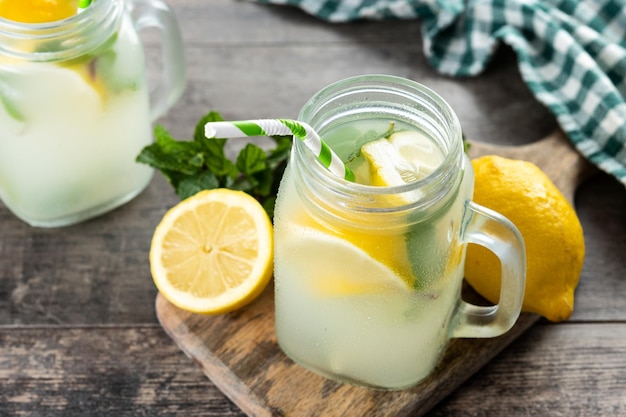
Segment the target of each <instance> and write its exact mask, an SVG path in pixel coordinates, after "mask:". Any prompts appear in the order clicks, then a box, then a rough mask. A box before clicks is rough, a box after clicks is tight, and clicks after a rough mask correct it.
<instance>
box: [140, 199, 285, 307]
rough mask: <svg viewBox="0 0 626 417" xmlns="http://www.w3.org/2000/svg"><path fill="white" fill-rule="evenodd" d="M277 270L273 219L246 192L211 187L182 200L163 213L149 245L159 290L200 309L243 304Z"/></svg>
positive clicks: (170, 298) (173, 300) (174, 301)
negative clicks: (274, 258)
mask: <svg viewBox="0 0 626 417" xmlns="http://www.w3.org/2000/svg"><path fill="white" fill-rule="evenodd" d="M272 268H273V233H272V223H271V221H270V219H269V216H268V215H267V213H266V212H265V210H264V209H263V207H262V206H261V204H260V203H259V202H258V201H257V200H255V199H254V198H253V197H252V196H250V195H248V194H246V193H244V192H242V191H234V190H229V189H213V190H206V191H201V192H199V193H198V194H196V195H194V196H192V197H190V198H188V199H185V200H183V201H181V202H180V203H178V204H177V205H176V206H174V207H173V208H171V209H170V210H169V211H168V212H167V213H166V214H165V215H164V216H163V219H162V220H161V222H160V223H159V225H158V226H157V227H156V229H155V232H154V236H153V238H152V244H151V247H150V269H151V272H152V278H153V280H154V283H155V285H156V286H157V288H158V290H159V292H160V293H161V294H162V295H163V296H164V297H165V298H166V299H167V300H168V301H170V302H171V303H172V304H174V305H176V306H178V307H179V308H181V309H184V310H187V311H191V312H195V313H201V314H218V313H226V312H229V311H233V310H236V309H238V308H241V307H243V306H244V305H246V304H248V303H249V302H251V301H252V300H254V299H255V298H256V297H257V296H259V295H260V294H261V292H262V291H263V289H264V288H265V287H266V286H267V284H268V282H269V280H270V278H271V276H272Z"/></svg>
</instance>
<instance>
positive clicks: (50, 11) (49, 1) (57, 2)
mask: <svg viewBox="0 0 626 417" xmlns="http://www.w3.org/2000/svg"><path fill="white" fill-rule="evenodd" d="M77 10H78V0H0V16H2V17H4V18H5V19H9V20H13V21H15V22H22V23H47V22H56V21H57V20H63V19H66V18H68V17H70V16H74V15H75V14H76V12H77Z"/></svg>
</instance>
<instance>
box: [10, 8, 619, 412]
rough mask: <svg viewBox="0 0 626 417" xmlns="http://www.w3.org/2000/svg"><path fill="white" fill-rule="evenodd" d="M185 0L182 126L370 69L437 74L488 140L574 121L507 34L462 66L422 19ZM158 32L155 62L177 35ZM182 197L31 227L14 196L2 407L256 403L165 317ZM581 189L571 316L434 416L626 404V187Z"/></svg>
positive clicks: (304, 93)
mask: <svg viewBox="0 0 626 417" xmlns="http://www.w3.org/2000/svg"><path fill="white" fill-rule="evenodd" d="M169 3H170V4H171V5H172V7H173V9H174V10H175V11H176V13H177V15H178V17H179V21H180V24H181V28H182V31H183V38H184V40H185V53H186V60H187V65H188V85H187V89H186V91H185V94H184V95H183V97H182V98H181V100H180V101H179V102H178V103H177V105H176V106H175V107H174V108H173V109H172V110H171V111H170V112H169V113H168V114H167V115H166V116H164V117H163V118H161V119H160V120H159V123H161V124H163V125H164V126H165V127H166V128H167V129H169V130H171V131H172V132H173V133H174V134H175V136H176V137H180V138H187V137H189V136H190V134H191V131H192V129H193V126H194V125H195V122H196V121H197V120H198V118H199V117H200V116H201V115H202V114H203V113H205V112H206V111H208V110H217V111H220V112H222V113H223V114H224V115H225V116H226V117H229V118H237V119H241V118H248V117H250V116H251V115H254V116H258V117H277V116H278V117H291V116H294V115H295V114H297V111H298V109H299V108H300V107H301V106H302V104H303V103H304V102H305V101H306V99H308V98H309V97H310V96H311V95H312V94H313V93H314V92H315V91H317V90H318V89H319V88H321V87H323V86H324V85H326V84H328V83H329V82H332V81H334V80H336V79H338V78H343V77H346V76H350V75H357V74H362V73H364V72H369V71H377V72H384V73H388V74H395V75H402V76H406V77H408V78H412V79H415V80H417V81H422V82H424V83H426V84H428V85H430V86H431V87H433V88H434V89H435V90H437V91H438V92H440V93H441V94H442V95H443V96H444V98H445V99H446V100H447V101H449V102H450V103H451V104H452V105H453V107H454V109H455V111H456V112H457V113H458V115H459V118H460V119H461V123H462V126H463V129H464V131H465V132H466V134H467V135H468V137H470V138H472V139H474V140H477V141H484V142H488V143H494V144H498V145H504V144H507V145H519V144H523V143H528V142H533V141H535V140H536V139H538V138H541V137H544V136H545V135H546V134H548V133H549V132H551V131H552V130H553V129H554V127H555V126H556V124H555V122H554V119H553V118H552V116H551V115H550V113H549V112H548V111H547V110H546V109H545V108H544V107H543V106H542V105H540V104H539V103H537V102H536V100H535V99H534V98H533V96H532V94H531V93H530V92H529V91H528V88H527V87H526V86H525V85H524V83H523V82H522V81H521V78H520V75H519V72H518V71H517V69H516V62H515V55H514V54H513V52H512V51H510V50H509V49H507V48H500V50H499V52H498V53H497V54H496V57H495V59H494V61H493V62H491V63H490V66H489V68H488V69H487V71H486V72H485V73H483V74H481V75H480V76H478V77H475V78H466V79H453V78H449V77H444V76H440V75H438V74H436V73H435V72H434V71H433V70H432V69H431V68H430V67H429V66H428V64H427V63H426V61H425V59H424V57H423V54H422V47H421V36H420V27H419V23H416V22H415V21H408V22H387V21H386V22H358V23H354V24H342V25H329V24H325V23H323V22H320V21H317V20H316V19H314V18H312V17H310V16H307V15H305V14H304V13H301V12H299V11H298V10H295V9H292V8H289V7H278V6H276V7H271V6H261V5H257V4H252V3H249V2H246V1H238V0H210V1H208V0H169ZM147 37H148V45H147V47H146V52H147V57H148V63H149V65H150V67H151V68H153V66H152V65H153V64H158V62H159V51H158V49H157V48H156V46H155V44H156V37H153V36H151V35H148V36H147ZM246 60H249V64H246ZM149 74H150V76H151V78H155V74H154V72H153V71H150V72H149ZM278 80H280V81H281V82H282V83H283V87H281V88H278V87H277V81H278ZM176 201H177V198H176V196H175V195H174V193H173V192H172V190H171V187H170V186H169V185H168V184H167V183H166V182H165V181H164V180H163V178H162V177H161V176H159V175H155V177H154V179H153V181H152V182H151V184H150V186H149V187H148V188H147V189H146V191H145V192H144V193H142V194H141V195H140V196H139V197H137V198H136V199H135V200H133V201H132V202H130V203H129V204H127V205H125V206H123V207H121V208H119V209H117V210H114V211H113V212H111V213H109V214H107V215H105V216H102V217H100V218H98V219H94V220H92V221H89V222H86V223H83V224H80V225H76V226H72V227H69V228H63V229H59V230H42V229H33V228H30V227H28V226H26V225H25V224H23V223H22V222H20V221H19V220H17V219H16V218H15V217H14V216H12V215H11V214H10V213H9V212H8V210H7V209H6V208H5V207H4V206H3V205H2V204H1V203H0V416H5V415H6V416H63V417H74V416H81V417H84V416H133V417H135V416H156V415H158V416H186V415H193V416H211V417H216V416H225V417H234V416H237V417H243V416H244V414H243V413H242V412H241V411H240V410H239V408H238V407H237V406H236V405H234V404H233V403H232V402H231V401H230V400H228V399H227V398H226V397H225V396H224V395H223V394H222V393H221V391H220V390H219V389H217V388H216V387H215V385H213V384H212V383H211V382H210V380H209V379H208V378H206V376H205V375H204V374H203V373H202V372H201V370H200V368H199V367H198V366H197V365H196V364H195V363H193V361H192V360H190V359H189V358H187V357H186V356H185V355H184V354H183V353H182V352H181V351H180V350H179V348H178V347H177V346H176V345H175V344H174V343H173V342H172V341H171V339H170V338H169V337H168V336H167V335H166V334H165V333H164V331H163V330H162V329H161V328H160V325H159V323H158V321H157V318H156V316H155V311H154V300H155V296H156V290H155V288H154V285H153V283H152V279H151V277H150V272H149V266H148V262H147V256H148V255H147V251H148V247H149V244H150V238H151V235H152V232H153V230H154V227H155V226H156V224H157V223H158V221H159V220H160V218H161V216H162V215H163V213H164V212H165V211H166V210H167V208H169V207H170V206H172V205H173V204H175V202H176ZM575 204H576V208H577V211H578V214H579V217H580V218H581V222H582V223H583V227H584V230H585V240H586V243H587V256H586V259H585V265H584V268H583V273H582V276H581V281H580V284H579V287H578V289H577V291H576V306H575V310H574V314H573V316H572V318H571V319H570V321H569V322H567V323H563V324H559V325H551V324H547V323H545V322H543V321H540V322H539V323H538V324H535V325H534V326H533V327H532V328H531V329H530V330H529V331H528V332H526V333H524V335H522V336H521V337H520V338H518V339H517V340H516V341H515V342H514V343H512V344H510V345H509V347H508V348H506V349H505V350H504V351H503V352H502V353H501V354H500V355H498V356H497V357H496V358H495V359H494V360H492V361H491V362H490V363H489V364H488V365H487V366H485V367H484V368H482V369H481V370H480V371H479V372H478V373H477V374H475V376H474V377H472V378H470V379H469V380H467V381H466V382H465V383H463V384H462V385H461V386H460V387H459V388H458V389H456V390H455V391H454V392H453V394H451V395H450V396H448V397H447V398H445V399H444V400H443V401H442V402H440V403H439V404H437V405H436V406H435V407H434V408H433V409H431V411H430V412H428V413H427V415H428V416H435V417H440V416H441V417H443V416H446V417H461V416H462V417H471V416H475V417H486V416H511V417H522V416H523V417H527V416H529V415H533V416H534V415H539V416H622V415H626V410H625V408H626V406H625V405H624V401H626V400H625V399H624V398H625V396H624V395H623V390H622V391H621V392H620V391H619V387H620V386H621V387H623V386H626V383H624V382H623V381H624V365H623V362H621V364H620V360H623V358H624V350H625V347H624V345H625V343H626V342H625V340H626V337H625V334H624V332H625V331H626V330H625V329H626V297H624V294H626V279H624V277H626V262H625V261H624V248H625V247H626V233H624V231H626V191H625V190H624V187H623V186H622V185H620V184H619V183H618V182H617V181H615V180H613V179H612V178H610V177H608V176H606V175H602V174H600V175H597V176H594V177H593V178H591V179H589V180H587V181H586V182H584V183H583V184H582V185H581V186H580V187H579V188H578V190H577V192H576V195H575ZM129 352H131V353H132V354H129ZM587 374H588V375H590V379H589V380H588V379H586V378H584V376H585V375H587ZM137 387H139V388H137Z"/></svg>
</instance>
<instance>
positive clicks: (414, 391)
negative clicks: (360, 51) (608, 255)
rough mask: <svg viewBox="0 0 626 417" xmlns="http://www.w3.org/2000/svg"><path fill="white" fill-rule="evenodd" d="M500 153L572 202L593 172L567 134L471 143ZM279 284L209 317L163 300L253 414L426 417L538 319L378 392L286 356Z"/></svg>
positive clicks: (225, 386) (475, 150) (163, 307)
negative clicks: (397, 387)
mask: <svg viewBox="0 0 626 417" xmlns="http://www.w3.org/2000/svg"><path fill="white" fill-rule="evenodd" d="M486 154H496V155H501V156H505V157H509V158H515V159H524V160H528V161H531V162H533V163H535V164H536V165H538V166H539V167H540V168H541V169H542V170H543V171H544V172H546V174H547V175H548V176H549V177H550V178H551V179H552V180H553V181H554V183H555V184H556V185H557V186H558V187H559V189H560V190H561V191H562V192H563V194H564V195H565V196H566V197H567V198H568V199H569V201H570V202H572V201H573V195H574V191H575V189H576V186H577V185H578V184H579V183H580V182H581V181H582V180H583V179H584V178H585V177H586V176H588V175H589V173H590V172H592V168H591V166H590V165H589V164H588V163H587V162H586V161H585V160H584V159H583V158H582V157H581V156H580V155H579V154H578V153H577V152H576V151H575V150H574V149H573V147H572V146H571V144H570V143H569V141H568V140H567V138H565V136H564V135H563V133H562V132H560V131H556V132H554V133H553V134H551V135H549V136H548V137H546V138H544V139H543V140H541V141H539V142H536V143H533V144H530V145H525V146H519V147H501V146H493V145H486V144H480V143H472V146H471V147H470V156H471V157H472V158H475V157H477V156H480V155H486ZM273 290H274V288H273V286H272V285H269V286H268V288H267V289H266V290H265V292H264V293H263V294H262V295H261V296H260V297H259V298H258V299H257V300H255V301H254V302H253V303H252V304H250V305H249V306H247V307H246V308H244V309H241V310H239V311H237V312H234V313H229V314H225V315H218V316H203V315H197V314H192V313H188V312H186V311H183V310H180V309H178V308H177V307H175V306H174V305H172V304H170V303H169V302H168V301H167V300H165V298H163V297H162V296H161V295H159V296H157V299H156V312H157V317H158V319H159V321H160V323H161V325H162V326H163V329H165V331H166V332H167V333H168V334H169V335H170V337H171V338H172V339H173V340H174V341H175V342H176V343H177V344H178V346H179V347H180V349H182V350H183V351H184V352H185V353H186V354H187V355H188V356H189V357H190V358H191V359H193V360H194V361H195V362H196V363H197V364H198V365H199V366H201V367H202V370H203V371H204V373H205V374H206V375H207V376H208V377H209V378H210V379H211V381H213V383H214V384H215V385H216V386H217V387H219V388H220V389H221V390H222V391H223V392H224V394H225V395H227V396H228V397H229V398H230V399H231V400H232V401H233V402H234V403H235V404H237V406H239V407H240V408H241V410H243V412H245V413H246V414H247V415H249V416H254V417H257V416H259V417H260V416H276V417H278V416H281V417H295V416H302V417H315V416H324V417H334V416H337V417H351V416H354V417H366V416H376V417H385V416H394V417H403V416H409V415H410V416H412V417H416V416H421V415H423V414H424V413H426V412H427V411H428V410H429V409H430V408H431V407H432V406H434V405H435V404H436V403H437V402H439V401H440V400H442V399H443V398H444V397H446V396H447V395H448V394H450V393H451V392H452V391H453V390H454V389H455V388H456V387H458V386H459V385H460V384H461V383H463V382H464V381H465V380H466V379H468V378H469V377H470V376H471V375H472V374H474V373H475V372H476V371H477V370H478V369H480V368H481V367H482V366H483V365H485V364H486V363H487V362H489V361H490V360H491V359H492V358H493V357H494V356H496V355H497V354H498V353H499V352H500V351H502V350H503V349H504V348H505V347H506V346H507V345H508V344H509V343H511V342H512V341H513V340H515V339H516V338H517V337H518V336H519V335H521V334H522V333H523V332H524V331H525V330H527V329H528V328H529V327H530V326H531V325H532V324H533V323H535V322H536V321H537V320H538V319H539V317H538V316H537V315H533V314H527V313H523V314H522V315H521V316H520V318H519V320H518V321H517V324H516V325H515V326H514V327H513V329H512V330H510V331H509V332H508V333H506V334H505V335H503V336H500V337H498V338H493V339H453V340H452V341H451V343H450V345H449V347H448V349H447V351H446V353H445V356H444V358H443V359H442V361H441V363H440V364H439V366H438V367H437V369H436V370H435V371H434V373H433V374H432V375H431V376H430V377H429V378H428V379H427V380H426V381H424V382H423V383H421V384H420V385H418V386H416V387H413V388H411V389H407V390H403V391H376V390H370V389H366V388H360V387H356V386H352V385H346V384H341V383H337V382H333V381H330V380H328V379H325V378H323V377H320V376H318V375H316V374H314V373H311V372H309V371H307V370H305V369H303V368H301V367H300V366H298V365H296V364H295V363H293V362H292V361H291V360H290V359H289V358H287V357H286V356H285V355H284V354H283V353H282V351H281V350H280V348H279V347H278V345H277V343H276V337H275V335H274V298H273Z"/></svg>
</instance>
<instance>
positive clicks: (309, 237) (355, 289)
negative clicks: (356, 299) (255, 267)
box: [287, 228, 411, 296]
mask: <svg viewBox="0 0 626 417" xmlns="http://www.w3.org/2000/svg"><path fill="white" fill-rule="evenodd" d="M294 235H296V236H298V237H301V236H306V239H301V238H294V239H290V240H289V242H288V244H287V245H288V246H289V248H290V249H289V250H290V252H289V253H290V256H289V259H288V262H289V263H290V264H293V265H305V264H307V263H308V262H309V260H310V259H323V260H324V263H323V264H320V265H319V266H311V267H310V268H309V269H308V270H306V271H300V274H301V278H302V279H303V281H304V282H308V283H309V284H310V285H311V287H312V288H311V290H312V291H313V292H314V293H316V294H319V295H322V296H344V295H361V294H383V293H385V292H390V291H392V292H402V293H408V292H409V291H410V289H411V287H410V286H409V285H407V283H406V282H405V281H404V280H403V278H401V277H400V276H399V275H398V274H396V273H395V272H394V271H393V270H391V269H390V268H389V267H387V266H386V265H384V264H383V263H381V262H379V261H377V260H376V259H373V258H372V257H371V256H370V255H369V254H368V253H366V252H365V251H364V250H362V249H360V248H358V247H356V246H355V245H353V244H351V242H349V241H347V240H346V239H342V238H338V237H336V236H332V235H329V234H326V233H322V232H320V231H318V230H315V229H310V228H303V229H301V230H299V231H298V233H295V234H294ZM346 259H349V260H350V262H346Z"/></svg>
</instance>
